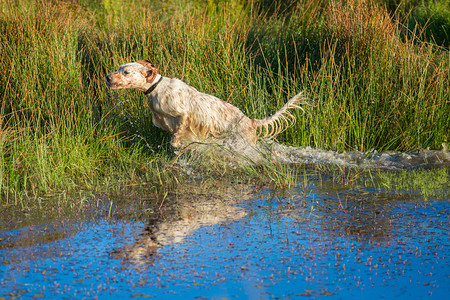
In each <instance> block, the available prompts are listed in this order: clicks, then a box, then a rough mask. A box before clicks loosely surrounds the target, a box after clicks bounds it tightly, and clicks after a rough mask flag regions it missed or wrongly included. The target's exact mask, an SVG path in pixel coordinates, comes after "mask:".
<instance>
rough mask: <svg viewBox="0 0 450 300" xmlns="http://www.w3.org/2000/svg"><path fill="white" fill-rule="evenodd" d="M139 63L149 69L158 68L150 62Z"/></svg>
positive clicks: (139, 61)
mask: <svg viewBox="0 0 450 300" xmlns="http://www.w3.org/2000/svg"><path fill="white" fill-rule="evenodd" d="M137 63H140V64H141V65H143V66H144V67H147V68H149V69H151V68H156V67H155V65H154V64H152V63H151V62H149V61H148V60H138V61H137Z"/></svg>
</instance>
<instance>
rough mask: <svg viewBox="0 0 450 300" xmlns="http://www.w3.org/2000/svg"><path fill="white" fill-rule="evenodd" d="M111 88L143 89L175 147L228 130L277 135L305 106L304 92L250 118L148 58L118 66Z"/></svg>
mask: <svg viewBox="0 0 450 300" xmlns="http://www.w3.org/2000/svg"><path fill="white" fill-rule="evenodd" d="M106 82H107V85H108V86H109V87H110V88H112V89H120V88H134V89H138V90H140V91H142V92H144V94H145V95H147V97H148V100H149V102H150V109H151V111H152V112H153V123H154V124H155V125H156V126H158V127H159V128H161V129H163V130H165V131H168V132H170V133H171V134H173V139H172V146H173V147H175V148H178V147H180V146H181V145H184V144H188V143H191V142H201V141H204V140H205V139H207V138H208V137H214V138H224V137H225V136H226V135H227V134H228V133H234V134H239V135H240V136H241V137H242V138H243V139H244V140H245V141H247V142H249V143H250V144H255V143H256V141H257V139H258V137H266V138H274V137H275V136H276V135H277V134H279V133H280V132H282V131H283V130H285V129H286V128H287V127H289V126H290V124H291V123H290V122H289V121H295V118H294V117H293V116H292V114H290V113H289V112H288V109H290V108H297V109H302V108H301V107H299V106H298V105H299V104H304V103H305V102H303V100H304V98H303V96H302V93H299V94H298V95H296V96H294V97H293V98H292V99H290V100H289V101H288V102H287V103H286V104H285V105H284V106H283V107H282V108H281V109H280V110H279V111H277V112H276V113H275V114H274V115H273V116H271V117H268V118H265V119H262V120H258V119H250V118H248V117H247V116H245V115H244V113H242V112H241V111H240V110H239V109H238V108H237V107H235V106H233V105H231V104H230V103H227V102H225V101H223V100H220V99H218V98H216V97H214V96H211V95H208V94H204V93H201V92H199V91H197V90H196V89H195V88H193V87H191V86H189V85H187V84H186V83H184V82H182V81H181V80H179V79H176V78H174V79H171V78H167V77H162V76H161V75H160V74H159V70H158V69H157V68H156V67H155V66H154V65H153V64H152V63H150V62H149V61H146V60H140V61H137V62H132V63H127V64H124V65H122V66H120V67H119V70H118V71H117V72H114V73H111V74H108V75H107V76H106Z"/></svg>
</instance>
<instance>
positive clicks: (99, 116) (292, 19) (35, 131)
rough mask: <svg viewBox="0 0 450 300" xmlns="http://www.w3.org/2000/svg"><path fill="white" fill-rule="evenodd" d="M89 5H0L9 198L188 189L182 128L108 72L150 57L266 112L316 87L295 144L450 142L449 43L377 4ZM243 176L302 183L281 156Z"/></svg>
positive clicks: (2, 158)
mask: <svg viewBox="0 0 450 300" xmlns="http://www.w3.org/2000/svg"><path fill="white" fill-rule="evenodd" d="M77 3H78V4H77ZM77 3H73V2H70V1H69V2H64V1H63V2H61V1H60V2H54V1H44V2H42V1H35V0H18V1H12V0H0V5H1V7H2V9H1V11H0V52H1V53H2V54H1V56H0V70H2V71H1V72H2V73H1V76H0V95H1V105H0V113H1V119H0V193H1V195H2V202H4V203H11V201H13V202H14V201H15V199H16V197H22V196H23V195H25V194H26V195H30V198H34V197H36V196H37V195H40V194H43V193H47V194H49V193H53V192H55V191H62V190H71V191H73V190H77V189H80V188H83V189H90V188H94V187H98V186H101V185H104V186H106V187H109V188H111V187H113V186H115V185H118V184H120V185H125V184H137V183H142V182H145V183H146V184H147V185H152V186H154V189H155V190H158V192H160V193H163V194H164V193H165V191H166V190H167V189H170V188H171V187H173V186H174V185H176V184H178V182H179V181H180V180H181V179H180V176H181V175H180V174H179V173H178V172H177V170H176V169H174V168H170V167H168V166H170V161H171V156H172V154H169V153H170V152H169V151H168V150H167V149H168V143H167V142H168V140H169V139H170V137H169V136H168V135H167V134H166V133H164V132H162V131H161V130H159V129H157V128H155V127H154V126H153V125H152V124H151V113H150V111H149V109H148V107H147V103H146V101H145V97H143V95H142V94H140V93H137V92H135V91H111V90H109V89H107V87H106V86H105V84H104V76H105V75H106V74H107V73H109V72H111V71H113V70H115V69H116V68H117V66H118V65H119V64H121V63H124V62H128V61H133V60H137V59H146V58H147V59H150V60H152V61H153V62H155V64H157V65H158V66H159V67H160V68H161V70H162V72H163V74H164V75H166V76H169V77H179V78H181V79H183V80H184V81H186V82H188V83H189V84H191V85H193V86H195V87H196V88H198V89H199V90H201V91H204V92H206V93H210V94H214V95H216V96H218V97H220V98H222V99H225V100H227V101H229V102H231V103H233V104H235V105H237V106H238V107H239V108H241V109H242V110H243V111H244V112H246V113H247V114H248V115H249V116H250V117H255V118H262V117H266V116H268V115H269V114H271V113H273V112H274V111H275V110H276V109H277V108H279V107H280V106H281V105H282V104H284V102H285V101H286V100H287V99H288V98H289V97H290V96H293V95H294V94H296V93H297V92H299V91H300V90H303V89H306V90H307V91H308V93H309V96H310V98H311V99H312V100H314V105H312V106H311V107H310V108H309V110H308V113H306V114H300V113H299V114H297V115H296V116H297V117H298V121H297V123H296V125H295V127H293V128H291V129H289V130H288V131H286V132H285V133H283V134H282V135H281V136H280V140H282V141H283V142H287V143H291V144H294V145H305V146H306V145H312V146H316V147H320V148H327V149H329V148H332V149H336V150H344V149H345V150H352V149H359V150H367V149H371V148H379V149H400V150H406V149H411V148H416V147H431V148H435V149H436V148H439V147H441V145H442V143H448V132H450V128H449V123H450V122H448V116H449V115H450V108H449V105H448V101H449V100H448V99H449V94H450V90H449V89H450V87H449V85H448V79H449V61H448V59H447V58H448V50H445V49H441V48H437V47H435V46H434V45H432V44H423V43H420V42H417V41H418V40H419V38H420V36H412V37H411V36H410V37H408V38H405V39H401V38H399V36H401V35H400V33H401V32H402V31H403V30H404V28H405V26H404V25H403V24H402V23H400V22H399V21H397V20H396V19H394V18H392V17H391V16H390V15H389V14H388V13H387V12H386V11H385V10H384V8H381V7H379V6H377V5H374V4H368V3H366V2H364V1H356V0H355V1H347V4H339V3H340V2H339V3H338V1H336V3H335V4H331V2H326V1H325V2H324V1H298V5H297V6H296V8H293V9H290V10H286V11H277V10H276V9H275V10H269V11H270V13H267V14H260V12H261V11H262V12H264V9H260V10H259V11H258V10H257V9H254V7H251V6H246V5H243V4H242V3H244V2H242V1H237V0H236V1H228V2H224V1H208V6H207V7H205V5H203V2H201V1H197V0H191V1H187V0H174V1H167V2H158V3H153V2H152V1H150V2H147V1H142V0H141V1H130V0H120V1H78V2H77ZM261 3H262V4H264V3H266V2H264V1H261ZM257 11H258V12H257ZM217 168H218V169H217V170H218V171H217V174H221V176H223V175H226V174H225V173H223V172H222V171H220V170H221V167H220V166H217ZM214 172H216V171H213V172H212V173H214ZM242 172H243V174H251V173H252V172H253V174H255V177H254V178H258V177H259V178H261V180H263V179H264V180H268V181H272V182H274V183H275V185H277V186H289V185H292V184H294V183H295V180H294V181H293V178H295V176H294V175H293V174H291V173H292V171H290V170H288V169H287V168H284V167H279V166H276V165H273V166H268V167H261V169H258V168H254V169H247V170H244V171H242ZM232 174H235V173H232ZM233 176H234V175H233ZM248 176H251V175H248Z"/></svg>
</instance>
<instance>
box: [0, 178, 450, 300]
mask: <svg viewBox="0 0 450 300" xmlns="http://www.w3.org/2000/svg"><path fill="white" fill-rule="evenodd" d="M192 188H194V187H192ZM195 188H196V191H194V190H192V191H190V190H189V188H186V187H180V190H179V191H175V192H174V193H173V194H172V195H171V196H169V197H167V198H165V199H164V200H158V201H156V202H157V203H155V199H146V198H145V197H146V196H145V195H146V191H145V190H139V191H130V192H128V193H127V194H123V195H119V196H117V195H115V196H113V195H93V196H91V198H90V199H89V201H86V202H85V203H87V204H85V205H84V208H83V209H80V210H79V211H78V212H77V213H73V214H68V213H65V212H64V210H62V211H60V212H58V210H57V209H55V210H54V211H56V213H55V214H52V216H53V217H52V218H47V221H45V220H42V219H39V218H38V217H36V218H34V217H33V213H30V214H31V215H29V220H28V221H22V222H20V221H19V220H20V219H18V218H16V219H14V218H13V221H9V222H8V221H5V220H3V222H2V223H1V226H2V228H3V230H2V231H1V232H0V261H1V262H2V263H1V264H0V274H1V277H0V278H1V279H0V297H5V298H16V297H18V298H24V299H35V298H41V297H42V298H46V299H58V298H59V299H82V298H86V299H93V298H95V297H97V298H99V299H123V298H147V297H155V298H157V299H180V298H182V299H283V298H291V299H304V298H311V297H312V298H327V299H328V298H330V299H361V298H364V299H379V298H393V297H396V298H404V299H408V298H414V299H417V298H427V299H428V298H432V299H446V298H447V297H448V293H449V292H450V264H449V257H450V247H449V244H450V240H449V232H448V227H449V225H450V223H449V221H450V220H449V213H450V201H449V200H448V199H428V200H426V201H425V200H424V199H423V198H421V197H420V196H419V195H411V194H402V193H393V192H389V191H380V190H372V189H364V188H349V187H346V186H343V185H340V184H336V183H332V182H327V181H322V180H319V177H316V176H310V177H309V178H308V181H307V182H306V183H305V185H298V186H297V187H295V188H292V189H289V190H282V191H280V190H271V189H263V190H252V188H251V187H248V186H245V185H239V184H236V185H233V186H227V187H222V186H220V185H218V186H214V187H210V188H207V189H205V188H202V187H201V186H197V187H195ZM181 189H182V190H181ZM159 208H160V209H159ZM50 219H51V220H50Z"/></svg>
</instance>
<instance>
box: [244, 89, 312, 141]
mask: <svg viewBox="0 0 450 300" xmlns="http://www.w3.org/2000/svg"><path fill="white" fill-rule="evenodd" d="M300 104H307V102H306V98H305V97H304V96H303V92H301V93H298V94H297V95H295V96H294V97H292V98H291V99H290V100H289V101H288V102H287V103H286V104H285V105H284V106H283V107H282V108H281V109H280V110H278V111H277V112H276V113H275V114H273V115H272V116H270V117H267V118H265V119H262V120H258V119H253V120H252V121H253V124H254V126H255V127H256V135H257V136H259V137H262V138H274V137H275V136H277V135H278V134H280V133H281V132H283V131H285V130H286V129H287V128H289V127H290V126H292V125H294V124H295V117H294V116H293V115H292V114H291V113H290V112H289V111H288V109H301V110H302V111H304V109H303V108H302V107H301V106H299V105H300Z"/></svg>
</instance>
